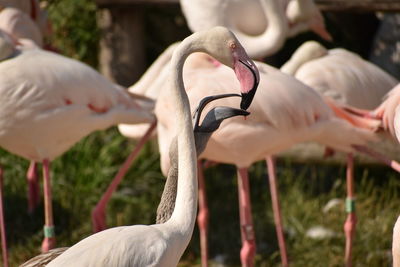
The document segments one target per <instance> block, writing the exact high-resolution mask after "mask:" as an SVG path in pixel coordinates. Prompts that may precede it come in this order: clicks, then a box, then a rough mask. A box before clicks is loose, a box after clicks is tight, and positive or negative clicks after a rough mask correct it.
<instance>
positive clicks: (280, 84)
mask: <svg viewBox="0 0 400 267" xmlns="http://www.w3.org/2000/svg"><path fill="white" fill-rule="evenodd" d="M193 56H200V57H204V55H202V54H200V55H193ZM257 67H258V68H259V70H260V75H261V79H260V89H259V90H258V92H257V97H256V98H255V100H254V103H253V104H252V106H251V108H250V109H249V111H250V112H251V113H252V116H250V117H249V118H248V119H247V120H240V119H238V118H233V119H231V120H230V123H229V124H224V123H222V125H221V128H220V130H219V131H218V132H217V133H215V134H214V135H213V136H212V137H211V139H210V141H209V144H208V146H207V148H206V149H205V151H204V152H203V154H201V155H200V158H205V159H208V160H212V161H216V162H222V163H230V164H235V165H236V166H237V168H238V179H239V181H238V186H239V201H240V217H241V233H242V242H243V247H242V250H241V261H242V265H243V266H253V259H254V253H255V238H254V230H253V224H252V218H251V207H250V198H249V185H248V176H247V168H248V167H249V166H250V165H251V164H252V163H253V162H255V161H258V160H260V159H263V158H265V159H266V161H267V165H268V174H269V179H270V188H271V193H272V199H273V208H274V217H275V221H276V223H277V225H278V226H277V227H278V228H277V235H278V241H279V246H280V250H281V257H282V263H283V266H287V265H288V258H287V255H286V249H285V244H284V237H283V231H282V225H281V218H280V217H281V216H280V212H279V208H278V207H279V205H278V195H277V190H276V188H275V184H276V182H275V165H274V160H273V158H272V155H274V154H276V153H278V152H281V151H284V150H286V149H288V148H290V147H291V146H292V145H294V144H297V143H300V142H306V141H315V142H318V143H321V144H324V145H328V146H330V147H333V148H335V149H337V150H339V151H344V152H347V153H350V152H354V151H358V150H363V149H361V147H360V146H365V145H367V143H368V142H369V141H374V140H376V135H375V133H374V131H373V130H374V129H375V128H377V127H378V125H379V121H375V120H367V119H362V118H358V117H356V116H353V115H351V114H350V113H347V112H346V111H344V110H341V109H340V108H339V107H337V106H336V105H335V104H334V102H333V101H332V100H328V99H326V100H325V99H323V98H322V97H321V96H320V95H319V94H318V93H317V92H315V91H314V90H312V89H311V88H310V87H308V86H306V85H304V84H303V83H301V82H300V81H298V80H296V79H295V78H293V77H291V76H289V75H286V74H284V73H282V72H281V71H279V70H277V69H275V68H273V67H271V66H268V65H266V64H263V63H257ZM233 77H234V76H233V73H232V72H231V71H230V70H229V69H227V68H225V67H224V66H219V67H217V68H203V69H202V70H199V69H195V70H193V71H190V70H189V69H186V70H185V71H184V81H185V84H186V90H187V93H188V96H189V100H190V103H191V104H193V103H197V102H198V100H199V99H201V98H202V97H204V94H205V93H206V92H207V94H221V93H226V92H229V91H231V90H232V88H237V87H238V86H239V84H238V83H237V82H236V81H235V80H234V79H233ZM222 101H223V103H224V104H225V105H228V106H231V105H233V106H234V105H236V104H237V103H235V99H223V100H219V101H217V102H218V103H216V104H217V105H220V104H221V103H222ZM170 102H171V101H170V100H169V96H168V94H167V93H165V90H162V89H161V90H160V96H159V98H158V101H157V104H156V111H155V112H156V116H157V118H158V128H157V129H158V139H159V146H160V154H161V167H162V170H163V173H166V172H167V171H168V169H169V162H168V161H169V157H168V154H167V152H168V147H169V145H170V143H171V139H172V137H173V136H174V134H175V127H174V125H175V122H174V119H173V117H172V116H170V115H169V114H172V112H173V111H172V110H171V109H172V105H171V104H170ZM343 117H344V118H345V119H343ZM238 129H240V130H238ZM366 152H368V151H366ZM350 163H351V160H350V158H349V166H350V165H351V164H350ZM394 165H395V167H396V166H397V165H396V164H394ZM397 168H398V166H397ZM350 169H351V168H350ZM398 169H399V168H398ZM200 177H201V176H199V179H200ZM351 177H352V176H351V175H350V173H349V183H350V182H351V179H352V178H351ZM200 190H202V188H200ZM200 214H207V210H203V207H200V211H199V215H200ZM203 219H204V218H203ZM202 225H204V223H202V224H200V231H205V227H202ZM206 235H207V234H202V236H206ZM205 264H206V263H205Z"/></svg>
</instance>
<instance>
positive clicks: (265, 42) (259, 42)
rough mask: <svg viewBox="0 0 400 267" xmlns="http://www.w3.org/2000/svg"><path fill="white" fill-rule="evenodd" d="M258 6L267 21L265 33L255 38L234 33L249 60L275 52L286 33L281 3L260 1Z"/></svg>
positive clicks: (286, 25) (266, 0)
mask: <svg viewBox="0 0 400 267" xmlns="http://www.w3.org/2000/svg"><path fill="white" fill-rule="evenodd" d="M260 4H261V6H262V8H263V10H264V13H265V17H266V18H267V20H268V26H267V28H266V29H265V31H264V32H263V33H262V34H260V35H257V36H251V35H248V34H246V33H243V32H240V31H235V34H236V36H237V37H238V39H239V40H240V42H241V43H242V45H243V46H244V47H245V48H246V51H247V53H248V54H249V56H250V57H251V58H263V57H265V56H268V55H272V54H274V53H275V52H277V51H278V50H279V49H280V48H281V47H282V46H283V43H284V42H285V39H286V35H287V33H288V23H287V21H286V16H285V13H284V9H283V7H282V5H281V3H280V2H279V1H277V0H260Z"/></svg>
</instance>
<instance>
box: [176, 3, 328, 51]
mask: <svg viewBox="0 0 400 267" xmlns="http://www.w3.org/2000/svg"><path fill="white" fill-rule="evenodd" d="M292 1H293V2H296V4H292V3H289V4H288V8H289V7H290V9H288V12H289V13H288V15H289V16H290V17H289V18H288V20H287V18H286V14H285V12H286V11H285V4H284V3H283V1H278V0H251V1H249V0H238V1H230V0H197V1H196V0H180V4H181V7H182V11H183V14H184V16H185V18H186V20H187V23H188V26H189V28H190V29H191V30H192V31H193V32H195V31H199V30H204V29H208V28H211V27H214V26H218V25H220V26H225V27H228V28H230V29H231V30H232V31H233V32H234V33H235V34H236V36H237V37H238V39H239V40H240V41H241V42H242V44H243V46H244V47H245V49H246V51H247V52H248V54H249V55H250V57H251V58H263V57H266V56H269V55H273V54H274V53H276V52H277V51H278V50H279V49H280V48H281V47H282V46H283V44H284V42H285V40H286V38H287V37H290V36H293V35H296V34H298V33H299V32H301V31H305V30H307V29H308V25H309V23H308V22H305V21H311V20H312V21H313V23H311V24H312V25H314V24H315V23H320V22H321V21H320V20H318V19H313V17H314V15H315V12H317V13H318V15H319V17H320V18H322V16H321V14H320V13H319V11H318V9H317V8H316V7H315V4H314V2H313V1H312V0H292ZM310 8H311V11H309V9H310ZM304 11H307V12H306V13H307V14H304ZM310 15H311V17H309V16H310ZM289 23H290V25H289ZM297 25H301V26H297ZM304 25H307V26H306V27H304ZM311 29H312V30H315V29H318V31H317V34H321V33H322V32H323V33H324V34H322V38H327V39H330V35H329V34H328V33H327V32H326V30H325V27H324V25H323V20H322V24H320V25H315V26H313V27H312V28H311ZM327 36H329V37H327Z"/></svg>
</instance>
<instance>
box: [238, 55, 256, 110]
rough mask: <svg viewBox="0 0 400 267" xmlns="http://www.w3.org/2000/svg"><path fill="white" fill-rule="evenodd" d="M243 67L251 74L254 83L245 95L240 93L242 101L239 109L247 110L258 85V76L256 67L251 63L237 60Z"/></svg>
mask: <svg viewBox="0 0 400 267" xmlns="http://www.w3.org/2000/svg"><path fill="white" fill-rule="evenodd" d="M239 62H240V63H242V64H243V65H244V66H246V67H247V68H248V69H249V70H250V72H251V73H252V74H253V78H254V83H253V86H252V88H251V89H250V90H249V91H248V92H247V93H242V101H241V102H240V108H241V109H244V110H247V109H248V108H249V107H250V104H251V102H252V101H253V98H254V95H255V94H256V91H257V87H258V84H259V83H260V74H259V73H258V70H257V67H256V66H255V65H254V63H253V62H244V61H242V60H239Z"/></svg>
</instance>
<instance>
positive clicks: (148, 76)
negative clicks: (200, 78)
mask: <svg viewBox="0 0 400 267" xmlns="http://www.w3.org/2000/svg"><path fill="white" fill-rule="evenodd" d="M176 46H177V44H173V45H171V46H170V47H169V48H168V49H166V50H165V51H164V53H163V54H162V55H160V56H159V58H158V59H157V60H156V61H155V62H154V63H153V65H152V66H151V67H150V68H149V70H148V71H146V73H145V74H144V75H143V76H142V78H141V79H140V80H139V81H138V82H137V83H136V84H134V85H133V86H131V87H130V88H129V91H130V92H134V93H142V94H144V95H145V96H148V97H150V98H157V97H158V95H159V92H160V88H163V87H164V86H165V85H166V84H167V75H168V73H169V71H170V67H171V66H170V62H169V59H170V55H171V53H172V51H174V49H175V48H176ZM192 58H193V57H189V58H188V60H187V61H186V62H185V66H184V69H183V71H185V69H187V68H188V67H189V68H195V67H196V68H201V67H205V66H207V67H209V66H210V65H211V66H215V60H214V59H213V60H212V61H206V62H204V61H202V60H201V61H196V60H192ZM208 58H210V57H208ZM218 64H220V63H218ZM244 66H246V67H244ZM254 68H255V67H254V65H253V63H252V62H251V61H250V60H248V61H242V62H241V64H239V65H238V66H237V68H236V69H235V72H236V75H237V77H240V79H241V80H243V81H242V84H241V88H240V91H241V92H242V96H243V98H242V99H243V100H242V102H241V107H242V108H244V109H245V108H247V107H248V106H249V105H250V103H251V101H252V99H253V97H254V94H255V91H256V89H255V88H256V85H257V84H258V72H256V71H255V70H254ZM242 75H243V77H241V76H242ZM155 76H157V77H155ZM253 80H254V83H253ZM118 127H119V130H120V132H121V134H123V135H125V136H127V137H130V138H137V137H138V136H140V137H141V139H140V141H139V143H138V144H137V145H136V147H135V149H134V150H133V151H132V153H131V154H130V155H129V156H128V158H127V159H126V161H125V162H124V164H123V165H122V167H121V168H120V170H119V171H118V173H117V175H116V177H115V178H114V179H113V181H112V182H111V184H110V186H109V187H108V188H107V190H106V192H105V193H104V195H103V196H102V198H101V199H100V201H99V203H98V204H97V205H96V207H95V208H94V209H93V212H92V222H93V226H94V227H93V228H94V231H95V232H98V231H102V230H104V229H106V220H105V208H106V205H107V203H108V201H109V200H110V198H111V195H112V193H113V192H114V191H115V190H116V188H117V186H118V184H119V183H120V182H121V180H122V179H123V177H124V175H125V174H126V172H127V170H128V168H129V167H130V165H131V163H132V161H133V160H134V159H135V157H136V156H137V154H138V152H139V150H140V148H141V147H142V146H143V144H144V143H145V142H146V141H147V139H148V138H149V137H150V136H151V133H152V131H153V130H154V128H155V123H153V124H151V125H150V124H141V125H138V126H137V127H136V126H135V125H124V124H122V125H119V126H118ZM164 174H165V175H166V172H164Z"/></svg>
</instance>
